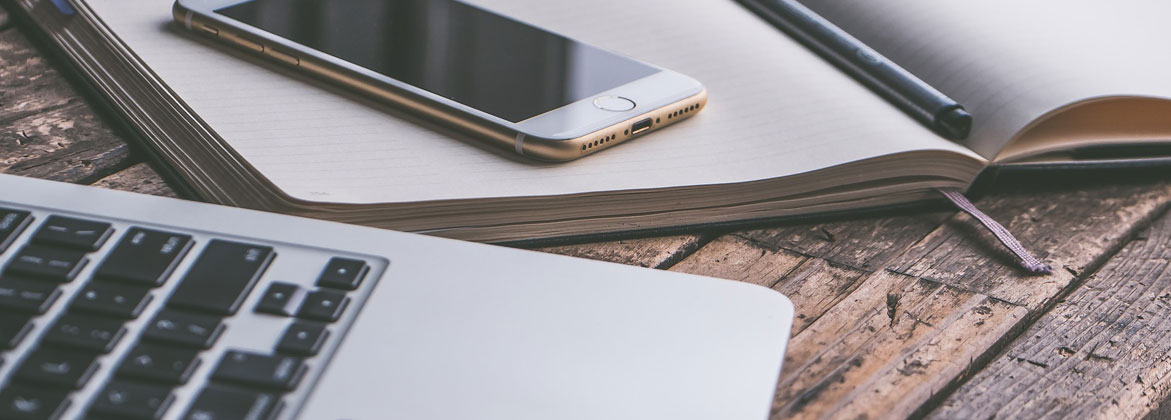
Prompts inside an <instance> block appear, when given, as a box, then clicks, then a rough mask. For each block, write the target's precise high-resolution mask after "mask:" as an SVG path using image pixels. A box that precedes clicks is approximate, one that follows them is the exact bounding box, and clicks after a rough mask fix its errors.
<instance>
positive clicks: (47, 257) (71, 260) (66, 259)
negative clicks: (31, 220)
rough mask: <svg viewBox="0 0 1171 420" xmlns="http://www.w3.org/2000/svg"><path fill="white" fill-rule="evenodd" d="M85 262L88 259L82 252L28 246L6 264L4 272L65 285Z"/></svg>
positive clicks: (79, 270)
mask: <svg viewBox="0 0 1171 420" xmlns="http://www.w3.org/2000/svg"><path fill="white" fill-rule="evenodd" d="M87 262H89V259H88V258H85V253H82V252H78V251H72V250H68V249H60V248H49V247H44V246H39V245H29V246H26V247H24V248H22V249H21V250H20V252H18V253H17V254H16V256H15V257H13V258H12V261H10V262H8V267H6V268H5V269H4V272H5V273H6V274H12V273H17V274H24V275H26V276H30V277H37V278H42V279H46V280H51V281H55V282H59V283H66V282H71V281H73V279H74V278H76V277H77V273H80V272H81V269H83V268H85V264H86V263H87Z"/></svg>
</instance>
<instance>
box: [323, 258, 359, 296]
mask: <svg viewBox="0 0 1171 420" xmlns="http://www.w3.org/2000/svg"><path fill="white" fill-rule="evenodd" d="M368 271H370V266H367V265H366V262H365V261H362V260H352V259H349V258H340V257H334V258H332V259H330V260H329V264H328V265H326V266H325V270H322V272H321V275H320V276H318V277H317V285H318V286H320V287H328V288H331V289H343V290H355V289H357V288H358V286H361V285H362V279H365V278H366V272H368Z"/></svg>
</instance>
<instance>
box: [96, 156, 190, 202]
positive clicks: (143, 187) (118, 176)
mask: <svg viewBox="0 0 1171 420" xmlns="http://www.w3.org/2000/svg"><path fill="white" fill-rule="evenodd" d="M92 185H93V186H95V187H102V188H109V189H111V190H121V191H130V192H136V193H140V194H149V195H158V196H163V197H173V198H175V197H178V195H177V194H175V191H174V190H172V189H171V187H169V186H167V183H166V181H164V180H163V178H162V177H160V176H159V174H158V173H157V172H155V170H154V168H151V167H150V164H148V163H145V162H144V163H139V164H137V165H134V166H131V167H129V168H126V169H124V170H122V171H120V172H117V173H115V174H113V175H110V176H107V177H105V178H102V179H100V180H98V181H97V182H95V183H93V184H92Z"/></svg>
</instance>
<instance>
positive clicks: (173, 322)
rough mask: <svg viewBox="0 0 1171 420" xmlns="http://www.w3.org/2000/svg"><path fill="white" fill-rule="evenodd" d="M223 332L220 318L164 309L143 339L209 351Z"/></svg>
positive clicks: (148, 328)
mask: <svg viewBox="0 0 1171 420" xmlns="http://www.w3.org/2000/svg"><path fill="white" fill-rule="evenodd" d="M223 332H224V324H223V323H222V322H220V319H219V318H218V317H214V316H208V315H203V314H196V313H191V312H184V311H177V310H174V309H164V310H162V311H160V312H159V314H158V315H155V318H154V319H153V320H151V321H150V324H149V325H147V327H146V331H145V332H143V333H142V337H143V338H144V339H147V340H151V341H156V342H160V343H168V344H175V345H178V346H183V347H188V348H193V349H209V348H211V346H212V345H213V344H215V342H216V340H217V339H219V338H220V334H222V333H223Z"/></svg>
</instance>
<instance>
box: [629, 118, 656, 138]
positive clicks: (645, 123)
mask: <svg viewBox="0 0 1171 420" xmlns="http://www.w3.org/2000/svg"><path fill="white" fill-rule="evenodd" d="M653 124H654V122H653V121H651V119H650V118H647V119H645V120H642V121H639V122H636V123H634V125H632V126H630V135H635V134H638V133H641V132H643V131H647V130H650V129H651V125H653Z"/></svg>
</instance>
